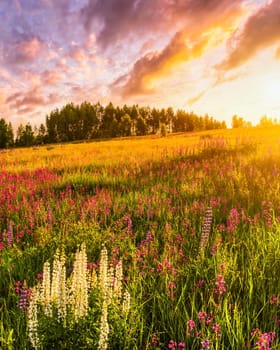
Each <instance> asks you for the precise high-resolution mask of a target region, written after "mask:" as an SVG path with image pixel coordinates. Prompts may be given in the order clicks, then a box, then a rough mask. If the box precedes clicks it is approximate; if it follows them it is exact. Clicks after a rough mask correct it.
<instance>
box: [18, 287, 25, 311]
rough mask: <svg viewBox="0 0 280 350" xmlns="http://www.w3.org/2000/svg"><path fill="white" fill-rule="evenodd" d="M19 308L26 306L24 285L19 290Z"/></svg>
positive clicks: (22, 308)
mask: <svg viewBox="0 0 280 350" xmlns="http://www.w3.org/2000/svg"><path fill="white" fill-rule="evenodd" d="M19 293H20V294H19V308H20V310H25V309H26V308H27V289H26V287H25V286H24V287H23V288H21V289H20V292H19Z"/></svg>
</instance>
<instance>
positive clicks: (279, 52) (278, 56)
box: [275, 46, 280, 60]
mask: <svg viewBox="0 0 280 350" xmlns="http://www.w3.org/2000/svg"><path fill="white" fill-rule="evenodd" d="M275 58H276V59H277V60H280V46H278V47H277V49H276V51H275Z"/></svg>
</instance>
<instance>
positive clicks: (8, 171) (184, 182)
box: [0, 127, 280, 349]
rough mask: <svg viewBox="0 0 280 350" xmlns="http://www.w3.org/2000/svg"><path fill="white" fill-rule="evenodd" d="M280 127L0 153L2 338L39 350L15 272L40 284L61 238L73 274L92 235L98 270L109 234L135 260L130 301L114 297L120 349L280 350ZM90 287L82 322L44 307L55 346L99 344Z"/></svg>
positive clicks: (110, 344) (127, 275) (112, 256)
mask: <svg viewBox="0 0 280 350" xmlns="http://www.w3.org/2000/svg"><path fill="white" fill-rule="evenodd" d="M279 135H280V129H279V127H273V128H270V129H269V128H251V129H246V130H242V129H241V130H224V131H221V130H219V131H211V132H203V133H195V134H177V135H168V137H165V138H160V137H157V136H156V137H155V136H153V137H146V138H143V137H139V138H137V137H135V138H125V139H118V140H112V141H102V142H96V143H95V142H92V143H81V144H75V145H73V144H62V145H52V146H51V147H50V146H48V147H46V146H43V147H40V148H39V149H15V150H10V151H8V152H4V153H1V154H0V164H1V167H2V169H3V170H2V172H1V173H0V217H1V221H0V232H1V236H0V237H1V241H0V247H1V248H0V249H1V251H0V261H1V265H0V277H1V278H0V310H1V319H0V343H1V349H32V346H31V343H30V339H29V335H28V317H27V316H28V315H27V310H25V309H24V308H23V309H20V308H19V306H20V305H21V303H22V297H20V295H21V294H22V291H16V289H15V288H16V283H17V282H20V283H21V289H22V290H29V288H33V291H34V286H36V285H37V284H38V283H40V282H39V280H40V278H39V280H38V276H37V275H38V274H40V273H42V271H43V265H44V263H45V262H46V261H50V262H52V261H53V259H54V255H55V252H56V249H57V248H62V247H63V249H64V250H65V254H66V256H67V263H66V271H67V276H68V277H69V276H70V275H71V271H72V266H73V261H74V255H75V251H76V249H77V247H79V246H80V245H81V244H82V243H83V242H85V244H86V247H87V261H88V267H89V269H88V271H92V269H94V270H96V272H97V273H99V264H100V252H101V250H102V247H103V246H104V245H105V246H106V247H107V250H108V255H109V263H111V264H112V266H114V267H115V266H116V265H117V263H118V262H119V261H120V260H122V262H123V273H124V280H123V285H124V288H125V289H127V290H128V291H129V293H130V301H131V302H130V310H129V313H128V314H127V315H126V316H125V317H124V316H122V313H121V312H120V311H119V310H120V309H119V307H120V305H119V304H116V305H115V304H110V305H111V306H110V307H109V308H108V315H107V317H108V319H107V321H108V323H109V336H108V340H107V342H105V344H106V345H105V347H107V348H108V349H170V348H171V349H172V348H173V349H207V346H208V345H207V343H208V341H209V344H210V345H209V348H210V349H246V348H247V349H262V347H261V346H267V349H277V348H279V345H280V340H279V322H280V321H279V318H280V315H279V305H280V294H279V291H280V282H279V279H278V278H277V276H278V271H279V270H280V238H279V237H280V196H279V193H280V192H279V189H280V180H279V178H280V176H279V174H280V137H279ZM208 207H211V208H212V211H213V216H212V221H211V230H210V231H209V233H208V235H209V237H208V236H207V241H206V245H205V247H204V245H203V251H200V248H199V247H200V246H201V244H200V241H201V234H202V230H203V220H204V218H205V213H206V209H207V208H208ZM23 286H25V287H23ZM88 293H89V309H88V315H87V317H85V318H83V319H82V320H80V321H79V322H78V323H75V324H72V325H71V326H67V327H62V326H60V325H59V323H57V321H56V320H55V319H52V318H47V317H44V316H42V315H41V313H40V312H39V325H40V328H39V330H40V332H41V333H40V334H39V335H40V340H41V344H42V348H43V349H51V348H52V349H62V348H65V349H74V348H77V346H79V348H81V349H90V348H98V347H99V348H100V345H98V344H99V338H100V334H101V332H102V324H101V314H102V312H103V311H102V310H103V307H104V305H103V304H102V303H103V302H102V299H100V295H99V294H100V293H99V285H98V284H96V285H95V286H94V287H93V288H92V289H91V290H90V291H88ZM20 298H21V299H20ZM29 302H31V299H29V300H27V306H28V303H29ZM102 305H103V306H102ZM190 321H193V323H192V322H190ZM69 324H70V323H69ZM190 325H195V326H190ZM190 327H193V328H190ZM274 332H275V335H274ZM175 343H176V345H175ZM77 344H78V345H77ZM263 344H265V345H263Z"/></svg>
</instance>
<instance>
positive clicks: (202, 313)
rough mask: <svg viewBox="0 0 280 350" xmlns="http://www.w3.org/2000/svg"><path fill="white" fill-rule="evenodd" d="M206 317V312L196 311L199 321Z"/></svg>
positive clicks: (201, 321)
mask: <svg viewBox="0 0 280 350" xmlns="http://www.w3.org/2000/svg"><path fill="white" fill-rule="evenodd" d="M206 318H207V313H206V312H204V311H200V312H199V313H198V319H199V321H200V323H203V322H204V321H205V320H206Z"/></svg>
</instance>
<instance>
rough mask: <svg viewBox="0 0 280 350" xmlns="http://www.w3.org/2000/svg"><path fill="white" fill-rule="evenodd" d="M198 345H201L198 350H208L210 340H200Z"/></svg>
mask: <svg viewBox="0 0 280 350" xmlns="http://www.w3.org/2000/svg"><path fill="white" fill-rule="evenodd" d="M200 345H201V349H200V350H210V340H209V339H205V340H202V341H201V343H200Z"/></svg>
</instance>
